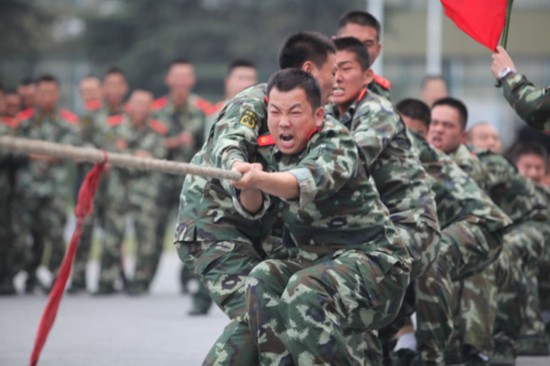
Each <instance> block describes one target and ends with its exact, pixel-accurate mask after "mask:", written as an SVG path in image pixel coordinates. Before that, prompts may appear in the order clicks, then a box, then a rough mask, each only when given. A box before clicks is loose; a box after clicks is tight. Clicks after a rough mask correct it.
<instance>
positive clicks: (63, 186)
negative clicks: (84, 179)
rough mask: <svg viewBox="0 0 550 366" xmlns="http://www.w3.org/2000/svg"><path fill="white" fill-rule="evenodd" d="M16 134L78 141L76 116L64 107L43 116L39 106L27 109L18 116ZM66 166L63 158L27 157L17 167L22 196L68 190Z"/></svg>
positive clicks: (56, 194) (69, 142) (51, 194)
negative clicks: (24, 162) (30, 158)
mask: <svg viewBox="0 0 550 366" xmlns="http://www.w3.org/2000/svg"><path fill="white" fill-rule="evenodd" d="M17 119H18V125H17V128H16V135H17V136H20V137H25V138H29V139H36V140H44V141H51V142H57V143H61V144H67V145H79V143H80V139H79V137H78V117H77V116H76V115H75V114H73V113H71V112H70V111H68V110H66V109H59V110H57V111H56V112H55V113H53V114H52V115H49V116H45V115H43V114H42V113H41V111H40V110H38V109H36V108H35V109H27V110H25V111H23V112H21V113H20V114H19V115H18V117H17ZM69 178H70V172H69V168H68V167H67V165H66V164H64V162H62V161H55V162H47V161H40V160H29V161H28V164H27V165H26V166H25V167H23V168H22V169H21V170H20V173H19V176H18V191H19V192H21V193H23V194H24V196H25V197H33V198H45V197H63V196H66V195H67V192H70V179H69Z"/></svg>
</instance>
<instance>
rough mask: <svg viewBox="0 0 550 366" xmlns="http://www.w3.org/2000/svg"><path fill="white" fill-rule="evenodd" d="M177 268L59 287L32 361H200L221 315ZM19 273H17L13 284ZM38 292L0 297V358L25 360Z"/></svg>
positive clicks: (537, 363) (545, 361) (63, 364)
mask: <svg viewBox="0 0 550 366" xmlns="http://www.w3.org/2000/svg"><path fill="white" fill-rule="evenodd" d="M90 270H91V271H90V279H91V280H93V279H94V277H95V276H96V274H97V266H96V265H94V264H93V263H92V264H91V265H90ZM178 271H179V260H178V259H177V257H176V255H175V253H174V252H168V253H167V254H165V256H164V257H163V259H162V263H161V268H160V272H159V274H158V276H157V278H156V280H155V282H154V283H153V287H152V293H151V294H150V295H147V296H142V297H137V298H134V297H128V296H126V295H116V296H113V297H100V298H98V297H92V296H90V295H78V296H74V295H73V296H69V295H66V296H65V297H64V299H63V301H62V303H61V306H60V311H59V314H58V317H57V320H56V323H55V326H54V328H53V330H52V331H51V333H50V336H49V338H48V341H47V343H46V345H45V347H44V350H43V352H42V356H41V358H40V362H39V365H41V366H69V365H70V366H75V365H76V366H91V365H94V366H97V365H102V366H111V365H120V366H128V365H132V366H145V365H165V366H171V365H174V366H175V365H178V366H181V365H186V366H187V365H191V366H193V365H200V364H201V361H202V360H203V358H204V355H205V354H206V352H207V351H208V349H209V348H210V346H211V345H212V343H213V342H214V340H215V339H216V338H217V336H218V335H219V334H221V331H222V329H223V327H224V326H225V325H226V323H227V319H226V317H225V315H224V314H223V313H222V312H221V311H219V310H218V309H213V310H212V311H211V313H210V314H209V315H208V316H205V317H189V316H188V315H187V311H188V310H189V308H190V300H189V297H188V296H183V295H181V294H179V289H178V285H177V278H178ZM23 280H24V279H23V278H18V279H17V284H18V286H21V285H22V281H23ZM94 282H95V281H94ZM46 300H47V298H46V296H45V295H42V294H35V295H20V296H17V297H10V298H0V366H20V365H27V364H28V360H29V357H30V353H31V350H32V347H33V344H34V337H35V336H36V330H37V327H38V322H39V319H40V316H41V314H42V311H43V308H44V305H45V303H46ZM517 364H518V365H520V366H528V365H529V366H542V365H545V366H547V365H550V357H540V358H521V359H519V362H518V363H517ZM236 366H238V365H236Z"/></svg>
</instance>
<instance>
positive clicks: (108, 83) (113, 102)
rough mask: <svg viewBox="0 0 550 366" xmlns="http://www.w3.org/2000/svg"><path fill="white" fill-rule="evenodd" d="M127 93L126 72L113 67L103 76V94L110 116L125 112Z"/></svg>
mask: <svg viewBox="0 0 550 366" xmlns="http://www.w3.org/2000/svg"><path fill="white" fill-rule="evenodd" d="M126 94H128V81H127V79H126V74H125V73H124V71H122V70H121V69H119V68H118V67H111V68H110V69H109V70H107V72H106V73H105V76H104V77H103V96H104V98H105V107H106V108H107V113H108V114H109V116H113V115H119V114H121V113H124V102H125V98H126Z"/></svg>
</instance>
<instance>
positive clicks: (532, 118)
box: [502, 73, 550, 130]
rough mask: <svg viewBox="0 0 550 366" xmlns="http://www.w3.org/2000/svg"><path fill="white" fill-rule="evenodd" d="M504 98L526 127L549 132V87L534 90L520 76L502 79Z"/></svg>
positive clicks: (533, 87)
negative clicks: (525, 123)
mask: <svg viewBox="0 0 550 366" xmlns="http://www.w3.org/2000/svg"><path fill="white" fill-rule="evenodd" d="M502 91H503V93H504V97H505V98H506V100H507V101H508V103H510V105H511V106H512V108H514V110H515V111H516V113H517V114H518V115H519V116H520V117H521V118H522V119H523V120H524V121H525V122H527V124H528V125H530V126H531V127H533V128H536V129H538V130H550V86H547V87H546V88H536V87H535V86H534V85H533V84H532V83H530V82H529V81H528V80H527V78H526V77H525V76H523V75H521V74H515V73H514V74H510V75H509V76H507V77H506V78H504V79H502Z"/></svg>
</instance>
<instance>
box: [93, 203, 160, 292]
mask: <svg viewBox="0 0 550 366" xmlns="http://www.w3.org/2000/svg"><path fill="white" fill-rule="evenodd" d="M155 215H156V207H155V197H154V196H151V197H146V196H143V197H141V199H139V200H138V199H129V200H128V201H125V202H122V201H120V200H116V201H115V200H110V202H109V205H108V208H107V211H106V220H105V237H104V238H103V245H102V253H101V265H100V275H99V283H100V286H103V287H105V288H112V287H113V286H114V284H115V282H116V281H117V280H118V279H120V277H121V273H122V271H123V268H122V242H123V241H124V237H125V235H126V218H127V217H128V218H130V219H131V221H132V222H133V224H134V228H135V238H136V266H135V272H134V273H135V274H134V280H135V282H136V283H138V284H140V285H141V286H143V288H144V289H147V288H148V287H149V285H150V283H151V281H152V279H153V269H154V268H156V266H157V263H156V262H155V260H156V259H157V258H158V253H156V252H155V251H156V248H155V222H154V220H152V219H151V218H154V217H155Z"/></svg>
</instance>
